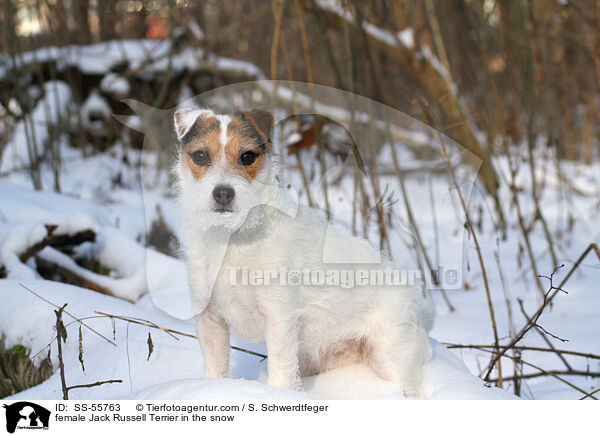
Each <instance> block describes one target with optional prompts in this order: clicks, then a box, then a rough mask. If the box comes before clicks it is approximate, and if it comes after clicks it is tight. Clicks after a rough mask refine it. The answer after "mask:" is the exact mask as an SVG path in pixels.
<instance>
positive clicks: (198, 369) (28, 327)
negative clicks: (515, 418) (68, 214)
mask: <svg viewBox="0 0 600 436" xmlns="http://www.w3.org/2000/svg"><path fill="white" fill-rule="evenodd" d="M21 283H22V284H23V285H24V286H26V287H27V288H29V289H31V290H33V291H34V292H36V293H38V294H39V295H41V296H43V297H44V298H45V299H47V300H49V301H51V302H52V303H54V304H56V305H59V306H61V305H63V304H64V303H68V306H67V307H66V310H67V311H68V312H69V313H70V314H72V315H73V316H75V317H77V318H84V319H85V318H86V317H92V316H95V315H97V314H96V312H104V313H108V314H114V315H121V316H127V317H130V318H138V319H143V320H148V321H151V322H153V323H156V324H157V325H159V326H161V327H167V328H172V329H175V330H178V331H182V332H185V333H188V334H189V333H192V334H193V331H194V325H193V321H191V320H190V321H182V320H178V319H176V318H173V317H170V316H168V315H166V314H161V313H160V312H159V311H156V310H155V309H154V310H151V309H147V308H144V307H141V306H140V305H139V304H132V303H128V302H125V301H122V300H118V299H115V298H112V297H108V296H105V295H101V294H98V293H95V292H92V291H89V290H86V289H82V288H78V287H75V286H70V285H65V284H61V283H56V282H49V281H42V280H25V281H18V280H2V281H0V299H1V300H2V301H3V302H4V304H3V307H4V308H5V307H10V308H11V309H10V310H5V309H2V317H1V318H0V319H1V320H0V331H2V332H3V333H4V334H5V335H6V341H7V346H9V347H10V346H12V345H14V344H17V343H20V344H23V345H25V346H26V347H28V348H30V349H31V350H32V351H33V352H32V354H37V353H38V352H40V351H42V352H40V354H39V357H42V358H43V357H46V355H47V351H45V347H46V346H47V345H48V344H49V343H51V342H52V339H53V336H54V330H53V325H54V324H55V322H56V319H55V315H54V312H53V309H54V308H53V307H52V306H50V305H49V304H48V303H46V302H44V301H42V300H41V299H39V298H37V297H36V296H34V295H32V294H31V293H30V292H28V291H27V290H26V289H24V288H22V287H21V286H20V284H21ZM180 304H185V302H183V301H180ZM64 320H65V325H67V331H68V339H67V342H66V344H65V345H64V346H63V360H64V362H65V374H66V377H67V383H68V384H69V385H73V384H85V383H91V382H94V381H98V380H109V379H119V380H123V383H119V384H110V385H103V386H99V387H98V388H93V389H77V390H73V391H71V392H70V398H72V399H118V398H125V399H150V398H152V399H157V398H160V399H189V400H210V399H233V400H242V399H244V400H249V399H253V400H257V399H265V400H267V399H270V400H272V399H369V398H372V399H403V398H404V395H403V394H402V391H401V389H400V387H399V386H398V385H394V384H392V383H389V382H386V381H384V380H381V379H379V378H378V377H377V376H376V375H375V374H374V373H373V371H372V370H371V369H370V368H369V367H367V366H366V365H353V366H348V367H343V368H339V369H335V370H332V371H329V372H327V373H324V374H320V375H317V376H313V377H307V378H305V379H303V386H304V390H303V391H300V392H295V391H289V390H283V389H276V388H272V387H270V386H268V385H266V383H265V382H264V380H265V378H266V362H264V361H261V359H260V358H258V357H256V356H250V355H247V354H244V353H242V352H240V351H235V350H234V351H232V356H233V360H234V363H233V377H234V378H233V379H219V380H207V379H203V378H202V354H201V352H200V349H199V345H198V342H197V340H195V339H193V338H187V337H180V338H179V339H175V338H173V337H172V336H170V335H168V334H166V333H165V332H161V331H160V330H155V329H150V328H149V327H145V326H140V325H137V324H129V327H127V322H125V321H120V320H116V322H115V333H114V338H115V339H114V342H115V343H116V344H117V346H114V345H112V344H111V343H109V342H107V341H106V340H105V339H102V338H101V337H99V336H97V335H96V334H94V333H93V332H91V331H90V330H88V329H87V328H86V327H83V330H82V331H83V348H84V363H85V367H86V373H84V372H83V371H82V369H81V366H80V363H79V360H78V353H79V344H78V341H77V335H78V329H79V324H78V323H71V321H73V320H72V318H70V317H69V316H68V315H65V317H64ZM84 322H85V323H86V324H87V325H88V326H89V327H91V328H93V329H94V330H96V331H97V332H99V333H100V334H102V335H104V336H105V337H106V338H108V339H111V340H112V339H113V325H112V323H111V321H110V319H108V318H106V317H97V318H90V319H85V321H84ZM127 330H129V331H127ZM148 332H150V333H151V335H152V341H153V343H154V352H153V353H152V355H151V356H150V359H149V360H146V358H147V355H148V346H147V338H148ZM432 343H433V346H434V356H433V359H432V360H431V362H430V363H429V364H428V365H427V367H426V371H425V382H424V392H425V397H426V398H430V399H450V398H453V399H454V398H463V399H467V398H468V399H511V398H513V397H512V396H511V395H510V394H508V393H506V392H504V391H502V390H500V389H497V388H488V387H485V386H484V385H483V382H482V381H481V380H479V379H477V378H476V377H475V376H473V375H471V374H469V372H468V370H467V369H466V367H465V366H464V364H462V362H460V360H458V359H457V358H456V357H455V356H454V355H453V354H452V353H451V352H450V351H448V350H447V349H446V348H445V347H444V346H442V345H441V344H439V343H437V342H436V341H433V340H432ZM234 345H238V346H241V347H244V348H249V349H257V346H256V345H251V344H245V343H241V342H239V341H236V340H234ZM127 346H128V348H129V359H130V367H131V377H130V376H129V367H128V362H127V361H128V359H127ZM259 351H262V350H259ZM56 353H57V349H56V344H55V341H54V342H52V351H51V358H52V361H53V362H54V363H55V364H56V363H57V357H56V356H57V354H56ZM106 361H110V362H111V364H110V365H106V364H105V362H106ZM248 378H253V379H254V380H248ZM60 395H61V385H60V376H59V374H58V372H56V373H55V374H53V375H52V377H51V378H50V379H48V380H47V381H46V382H44V383H42V384H41V385H38V386H36V387H33V388H31V389H29V390H28V391H25V392H21V393H18V394H16V395H13V396H12V397H9V399H11V400H16V399H24V398H27V399H54V398H59V397H60Z"/></svg>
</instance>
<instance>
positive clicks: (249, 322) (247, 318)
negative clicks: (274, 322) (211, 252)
mask: <svg viewBox="0 0 600 436" xmlns="http://www.w3.org/2000/svg"><path fill="white" fill-rule="evenodd" d="M236 258H237V256H234V258H233V259H232V258H231V256H228V258H226V259H225V261H224V262H223V265H222V268H221V273H220V274H219V276H218V277H217V281H216V283H215V286H214V289H213V294H212V299H213V301H214V302H215V303H216V307H217V308H218V310H219V312H220V314H221V316H222V317H223V318H224V319H225V321H226V322H227V324H228V325H229V326H230V327H231V329H232V330H233V331H234V332H235V333H236V335H237V336H239V337H240V338H241V339H243V340H244V341H247V342H263V341H264V338H265V334H264V332H265V330H264V316H263V314H262V313H261V312H260V309H259V307H258V304H257V302H256V297H255V292H256V287H255V286H251V285H248V284H244V283H243V282H242V281H240V278H239V276H238V277H235V278H233V276H232V273H231V271H232V270H231V268H238V267H239V264H238V262H236V261H234V259H236Z"/></svg>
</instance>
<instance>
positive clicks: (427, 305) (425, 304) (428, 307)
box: [419, 298, 435, 332]
mask: <svg viewBox="0 0 600 436" xmlns="http://www.w3.org/2000/svg"><path fill="white" fill-rule="evenodd" d="M419 319H420V320H421V325H422V326H423V328H424V329H425V331H426V332H429V331H430V330H431V328H432V327H433V323H434V321H435V306H434V305H433V302H432V301H431V300H430V299H428V298H423V300H422V302H421V308H420V310H419Z"/></svg>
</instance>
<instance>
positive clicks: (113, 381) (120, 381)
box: [67, 380, 123, 391]
mask: <svg viewBox="0 0 600 436" xmlns="http://www.w3.org/2000/svg"><path fill="white" fill-rule="evenodd" d="M106 383H123V380H105V381H97V382H94V383H90V384H86V385H74V386H69V387H67V391H70V390H71V389H79V388H93V387H94V386H100V385H104V384H106Z"/></svg>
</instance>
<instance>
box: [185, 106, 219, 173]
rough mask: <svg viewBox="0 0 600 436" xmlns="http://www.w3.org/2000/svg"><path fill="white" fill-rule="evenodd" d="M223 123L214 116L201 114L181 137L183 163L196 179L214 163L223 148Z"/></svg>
mask: <svg viewBox="0 0 600 436" xmlns="http://www.w3.org/2000/svg"><path fill="white" fill-rule="evenodd" d="M220 131H221V123H220V122H219V120H218V119H217V118H216V117H214V116H199V117H198V118H197V119H196V120H195V121H194V124H193V125H192V127H190V129H189V130H188V131H187V133H186V134H185V135H184V136H183V137H182V138H181V145H182V146H183V147H182V150H181V152H182V153H183V163H184V164H185V165H186V166H187V167H188V168H189V170H190V171H191V172H192V175H193V176H194V178H195V179H196V180H199V179H201V178H202V176H204V173H206V171H207V170H208V169H209V168H210V167H211V166H212V165H213V163H214V161H215V160H216V159H217V158H218V156H219V153H220V150H221V141H220V137H219V135H220Z"/></svg>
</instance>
